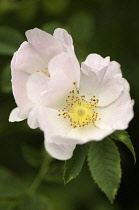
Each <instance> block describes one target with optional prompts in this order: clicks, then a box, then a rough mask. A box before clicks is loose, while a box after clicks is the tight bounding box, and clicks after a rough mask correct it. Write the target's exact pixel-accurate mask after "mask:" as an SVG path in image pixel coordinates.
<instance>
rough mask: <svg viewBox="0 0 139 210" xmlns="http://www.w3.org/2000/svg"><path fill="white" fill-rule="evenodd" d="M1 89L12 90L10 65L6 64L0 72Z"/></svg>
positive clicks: (8, 91)
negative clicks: (0, 72)
mask: <svg viewBox="0 0 139 210" xmlns="http://www.w3.org/2000/svg"><path fill="white" fill-rule="evenodd" d="M1 89H2V92H4V93H10V92H11V91H12V84H11V70H10V65H9V64H8V65H6V66H5V68H4V69H3V71H2V74H1Z"/></svg>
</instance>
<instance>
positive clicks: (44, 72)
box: [36, 68, 50, 77]
mask: <svg viewBox="0 0 139 210" xmlns="http://www.w3.org/2000/svg"><path fill="white" fill-rule="evenodd" d="M36 72H41V73H43V74H45V75H46V76H47V77H50V74H49V72H48V68H46V71H39V70H37V71H36Z"/></svg>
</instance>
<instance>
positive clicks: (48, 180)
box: [0, 0, 139, 210]
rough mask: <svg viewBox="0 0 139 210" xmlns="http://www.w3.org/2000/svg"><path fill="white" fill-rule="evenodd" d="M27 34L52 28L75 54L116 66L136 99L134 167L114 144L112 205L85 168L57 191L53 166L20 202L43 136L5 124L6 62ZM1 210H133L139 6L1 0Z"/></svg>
mask: <svg viewBox="0 0 139 210" xmlns="http://www.w3.org/2000/svg"><path fill="white" fill-rule="evenodd" d="M34 27H38V28H40V29H43V30H45V31H47V32H49V33H53V31H54V29H55V28H57V27H62V28H65V29H66V30H68V32H69V33H70V34H71V35H72V37H73V40H74V45H75V51H76V55H77V57H78V59H79V61H80V62H81V61H84V60H85V58H86V56H87V55H88V54H89V53H98V54H100V55H102V56H103V57H106V56H109V55H110V56H111V60H116V61H118V62H119V63H120V64H121V66H122V71H123V75H124V77H125V78H126V79H127V80H128V81H129V83H130V85H131V95H132V98H133V99H135V107H134V110H135V117H134V119H133V120H132V122H131V123H130V127H129V129H128V131H129V134H130V136H131V140H132V142H133V145H134V147H135V151H136V153H137V164H136V165H135V166H134V165H133V158H132V155H131V154H130V152H129V151H128V149H126V147H125V146H124V145H122V144H119V145H118V146H119V150H120V153H121V159H122V163H121V164H122V170H123V175H122V176H123V177H122V183H121V186H120V189H119V191H118V195H117V197H116V200H115V202H114V204H113V205H111V204H110V203H109V202H108V201H107V199H106V197H105V196H104V195H103V193H102V192H101V191H100V190H99V189H98V187H97V186H96V185H95V184H94V182H93V180H92V179H91V177H90V174H89V172H88V169H87V167H86V166H84V168H83V170H82V173H81V174H80V176H79V177H78V178H77V179H76V180H74V181H72V182H71V183H69V184H67V185H66V186H64V184H63V182H62V168H63V162H62V161H56V160H53V161H52V162H51V167H50V171H49V172H48V174H47V175H46V177H45V180H44V182H43V183H42V184H41V186H40V187H39V189H38V191H37V193H36V194H34V195H33V196H31V195H26V196H22V194H23V192H24V190H25V189H26V188H27V187H28V186H30V184H31V182H32V181H33V179H34V177H35V176H36V174H37V172H38V170H39V167H40V164H41V161H42V158H43V157H42V156H43V155H42V148H43V134H42V132H40V131H39V130H31V129H29V128H28V126H27V125H26V122H20V123H9V122H8V116H9V113H10V111H11V110H12V109H13V108H14V107H15V106H16V105H15V102H14V98H13V95H12V91H11V82H10V79H11V74H10V61H11V58H12V55H13V53H14V52H15V51H16V50H17V49H18V47H19V46H20V44H21V43H22V42H23V41H24V40H25V39H26V38H25V35H24V33H25V31H26V30H28V29H31V28H34ZM0 67H1V68H0V210H12V209H15V210H19V209H22V210H46V209H48V210H138V209H139V164H138V150H139V141H138V125H139V120H138V118H139V117H138V115H139V88H138V87H139V79H138V78H139V1H137V0H136V1H134V0H133V1H127V0H92V1H91V0H86V1H85V0H83V1H81V0H74V1H73V0H0Z"/></svg>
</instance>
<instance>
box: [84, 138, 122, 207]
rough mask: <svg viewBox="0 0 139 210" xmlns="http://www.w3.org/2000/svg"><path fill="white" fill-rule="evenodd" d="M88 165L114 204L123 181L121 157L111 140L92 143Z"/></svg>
mask: <svg viewBox="0 0 139 210" xmlns="http://www.w3.org/2000/svg"><path fill="white" fill-rule="evenodd" d="M88 165H89V169H90V171H91V175H92V177H93V179H94V181H95V182H96V183H97V184H98V186H99V188H100V189H101V190H102V191H103V192H104V193H105V194H106V196H107V197H108V199H109V200H110V202H111V203H113V201H114V198H115V195H116V193H117V190H118V188H119V184H120V180H121V167H120V155H119V152H118V149H117V147H116V145H115V144H114V143H113V142H112V140H110V139H109V138H105V139H104V140H102V141H99V142H95V141H92V142H91V143H90V148H89V153H88Z"/></svg>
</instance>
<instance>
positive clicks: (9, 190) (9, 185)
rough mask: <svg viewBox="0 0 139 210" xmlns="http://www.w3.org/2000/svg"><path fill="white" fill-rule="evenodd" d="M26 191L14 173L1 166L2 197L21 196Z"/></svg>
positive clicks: (0, 196) (0, 189)
mask: <svg viewBox="0 0 139 210" xmlns="http://www.w3.org/2000/svg"><path fill="white" fill-rule="evenodd" d="M24 191H25V187H24V186H23V184H22V183H21V182H20V181H19V180H18V179H17V178H16V177H15V176H14V175H13V174H11V173H10V172H9V171H8V170H6V169H4V168H0V198H5V197H8V198H10V197H16V196H20V195H21V194H22V193H24Z"/></svg>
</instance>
